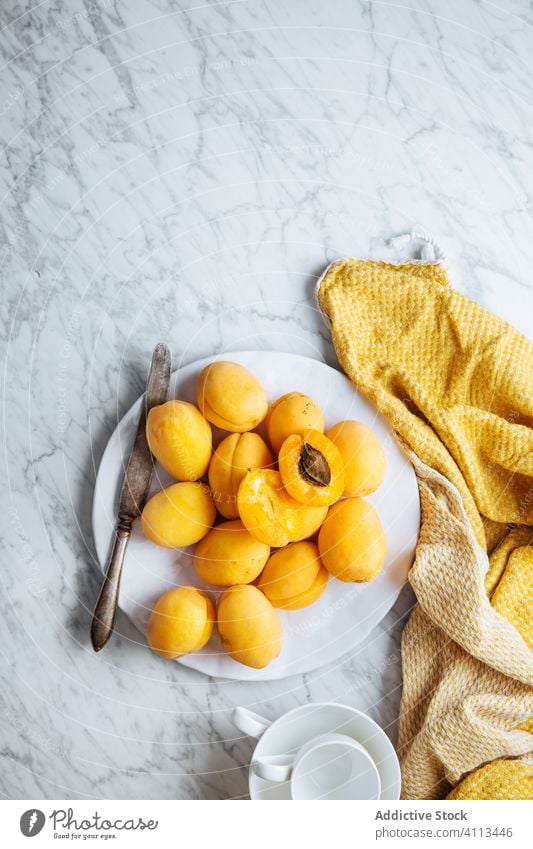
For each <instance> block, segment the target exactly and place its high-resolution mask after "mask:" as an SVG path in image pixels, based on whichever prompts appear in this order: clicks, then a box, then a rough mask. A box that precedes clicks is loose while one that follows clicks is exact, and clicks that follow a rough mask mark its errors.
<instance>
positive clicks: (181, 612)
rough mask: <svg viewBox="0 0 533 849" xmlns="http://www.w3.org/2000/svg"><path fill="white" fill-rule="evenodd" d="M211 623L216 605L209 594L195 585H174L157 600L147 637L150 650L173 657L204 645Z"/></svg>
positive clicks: (172, 658)
mask: <svg viewBox="0 0 533 849" xmlns="http://www.w3.org/2000/svg"><path fill="white" fill-rule="evenodd" d="M214 622H215V608H214V607H213V603H212V602H211V599H210V598H209V596H207V595H206V594H205V593H203V592H201V591H200V590H197V589H196V588H195V587H176V588H175V589H173V590H169V591H168V592H166V593H165V594H164V595H162V596H161V597H160V598H158V600H157V601H156V603H155V605H154V608H153V610H152V613H151V614H150V619H149V620H148V628H147V630H146V639H147V640H148V645H149V646H150V648H151V649H152V651H154V652H155V653H156V654H158V655H159V656H160V657H164V658H166V659H167V660H174V659H175V658H177V657H181V656H182V655H184V654H190V652H193V651H198V650H199V649H201V648H202V646H205V644H206V643H207V641H208V640H209V638H210V637H211V634H212V633H213V626H214Z"/></svg>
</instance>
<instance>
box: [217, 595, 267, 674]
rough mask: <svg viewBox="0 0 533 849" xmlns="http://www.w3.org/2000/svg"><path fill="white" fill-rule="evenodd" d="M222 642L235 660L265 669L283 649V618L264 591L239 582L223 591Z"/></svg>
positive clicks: (220, 603) (219, 624)
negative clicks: (281, 619) (281, 618)
mask: <svg viewBox="0 0 533 849" xmlns="http://www.w3.org/2000/svg"><path fill="white" fill-rule="evenodd" d="M217 622H218V630H219V632H220V636H221V638H222V645H223V646H224V648H225V649H226V651H227V652H228V654H229V655H230V657H232V658H233V659H234V660H236V661H238V662H239V663H243V664H244V665H245V666H251V667H253V668H254V669H263V667H265V666H268V664H269V663H271V661H273V660H274V658H276V657H277V656H278V655H279V653H280V651H281V621H280V618H279V615H278V613H276V611H275V610H274V608H273V607H272V605H271V604H270V602H269V600H268V599H267V597H266V596H265V595H263V593H262V592H261V590H258V589H257V587H254V586H252V585H251V584H238V585H237V586H235V587H230V589H229V590H226V591H225V592H224V593H222V596H221V597H220V601H219V603H218V612H217Z"/></svg>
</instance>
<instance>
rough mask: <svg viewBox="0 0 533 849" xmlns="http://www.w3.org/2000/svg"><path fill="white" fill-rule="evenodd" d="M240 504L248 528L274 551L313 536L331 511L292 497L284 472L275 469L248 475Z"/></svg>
mask: <svg viewBox="0 0 533 849" xmlns="http://www.w3.org/2000/svg"><path fill="white" fill-rule="evenodd" d="M237 504H238V508H239V516H240V517H241V519H242V521H243V524H244V526H245V527H246V529H247V530H248V531H250V533H251V534H252V536H254V537H256V539H258V540H261V542H264V543H266V545H271V546H273V547H274V548H280V547H281V546H283V545H287V543H289V542H296V541H297V540H300V539H305V538H306V537H308V536H311V534H313V533H315V531H316V530H317V529H318V528H319V527H320V525H321V524H322V522H323V520H324V518H325V516H326V514H327V510H328V508H327V507H312V506H310V505H308V504H300V502H299V501H296V499H294V498H293V497H292V496H291V495H289V493H288V492H287V490H286V489H285V488H284V486H283V482H282V480H281V475H280V473H279V472H276V471H274V470H273V469H253V470H252V471H251V472H247V474H246V475H245V477H244V478H243V480H242V482H241V485H240V487H239V492H238V495H237Z"/></svg>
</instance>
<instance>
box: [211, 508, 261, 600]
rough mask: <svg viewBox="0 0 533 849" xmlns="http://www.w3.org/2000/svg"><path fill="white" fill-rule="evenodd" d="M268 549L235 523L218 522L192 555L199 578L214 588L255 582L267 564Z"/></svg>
mask: <svg viewBox="0 0 533 849" xmlns="http://www.w3.org/2000/svg"><path fill="white" fill-rule="evenodd" d="M269 554H270V546H268V545H265V543H264V542H260V541H259V540H258V539H256V538H255V537H253V536H252V535H251V533H249V532H248V531H247V530H246V528H245V527H244V525H243V523H242V522H241V521H240V520H239V519H236V520H235V521H232V522H222V524H220V525H217V527H216V528H213V529H212V530H210V531H209V533H208V534H206V536H205V537H204V538H203V539H202V540H200V542H199V543H198V545H197V546H196V549H195V552H194V565H195V567H196V571H197V573H198V575H199V577H200V578H201V579H202V580H203V581H206V583H208V584H214V585H215V586H217V587H230V586H232V585H233V584H249V583H250V582H251V581H255V579H256V578H257V576H258V575H259V573H260V572H261V570H262V568H263V566H264V565H265V563H266V562H267V560H268V557H269Z"/></svg>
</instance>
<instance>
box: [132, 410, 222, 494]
mask: <svg viewBox="0 0 533 849" xmlns="http://www.w3.org/2000/svg"><path fill="white" fill-rule="evenodd" d="M146 438H147V440H148V445H149V447H150V451H151V452H152V454H153V455H154V457H155V458H156V459H157V460H159V462H160V463H161V465H162V466H163V468H164V469H166V471H167V472H169V474H171V475H172V476H173V477H175V478H176V480H179V481H196V480H198V478H201V477H202V475H205V473H206V471H207V467H208V465H209V461H210V459H211V442H212V435H211V426H210V424H209V422H208V421H206V419H204V417H203V416H202V414H201V413H200V412H199V410H197V409H196V407H195V406H193V404H189V403H188V402H187V401H167V402H166V403H165V404H160V405H159V406H157V407H152V409H151V410H150V412H149V413H148V418H147V420H146Z"/></svg>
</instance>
